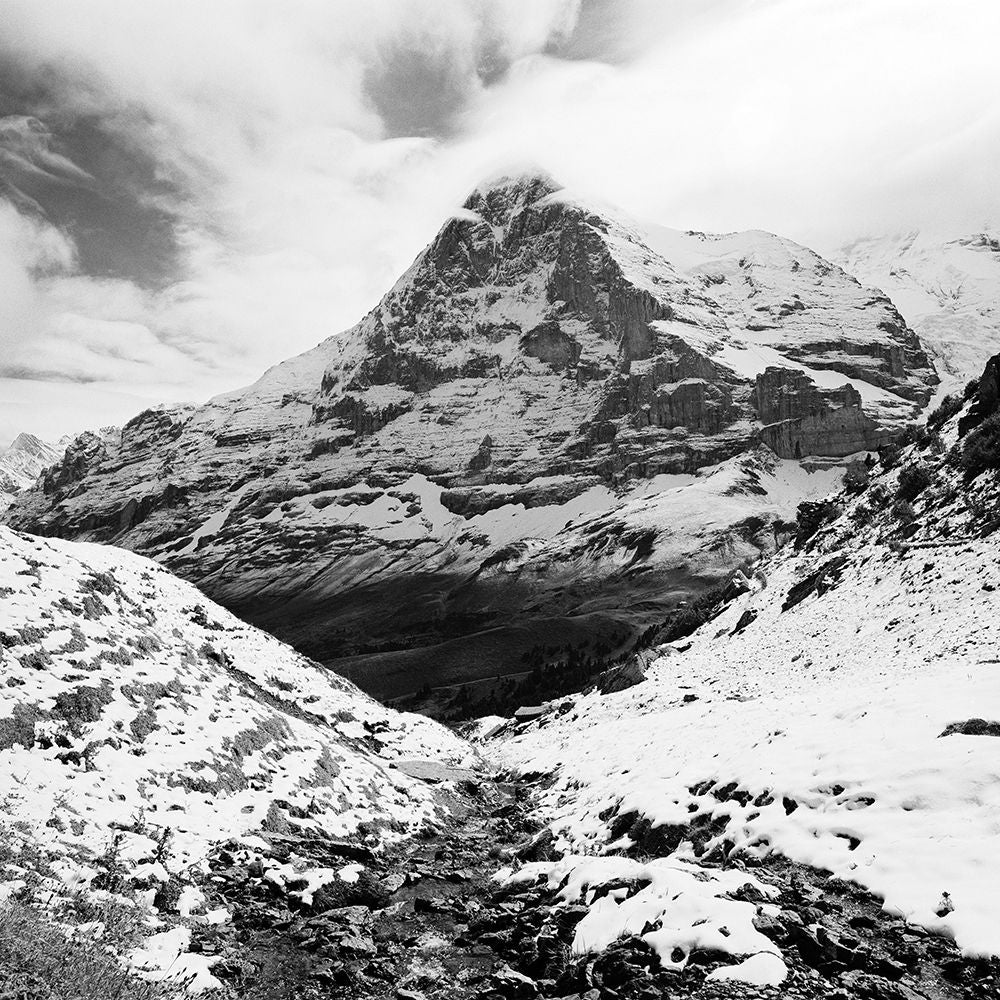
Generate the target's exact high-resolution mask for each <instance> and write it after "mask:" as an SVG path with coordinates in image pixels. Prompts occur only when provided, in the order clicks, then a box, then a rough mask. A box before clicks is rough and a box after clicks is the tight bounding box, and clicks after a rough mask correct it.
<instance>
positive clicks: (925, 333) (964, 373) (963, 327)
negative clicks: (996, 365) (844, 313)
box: [834, 231, 1000, 393]
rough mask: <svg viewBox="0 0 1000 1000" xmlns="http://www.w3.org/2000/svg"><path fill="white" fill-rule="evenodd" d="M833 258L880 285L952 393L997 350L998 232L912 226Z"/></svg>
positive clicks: (943, 386) (999, 298)
mask: <svg viewBox="0 0 1000 1000" xmlns="http://www.w3.org/2000/svg"><path fill="white" fill-rule="evenodd" d="M834 259H835V260H837V262H838V263H839V264H840V265H841V266H842V267H844V268H845V269H846V270H847V271H849V272H850V273H851V274H853V275H855V276H856V277H857V278H858V279H859V280H860V281H862V282H864V283H865V284H869V285H874V286H876V287H878V288H881V289H883V290H884V291H885V292H886V294H887V295H889V296H890V297H891V298H892V300H893V302H895V303H896V305H897V306H898V307H899V308H900V310H901V311H902V313H903V315H904V316H906V318H907V321H908V322H909V323H910V325H911V326H912V327H913V329H914V330H916V332H917V333H918V334H919V335H920V339H921V342H922V343H923V344H924V346H925V348H926V349H927V350H928V351H929V352H930V354H931V355H932V357H933V358H934V362H935V365H936V366H937V369H938V372H939V374H940V375H941V392H942V393H944V392H952V391H954V390H955V389H956V388H959V387H961V386H962V385H964V383H965V382H966V381H967V380H968V379H969V378H970V377H971V376H972V375H974V374H976V373H978V372H979V371H980V370H981V369H982V366H983V364H984V363H985V362H986V359H987V358H989V357H990V356H991V355H993V354H995V353H996V352H997V351H998V350H1000V234H998V233H997V232H996V231H984V232H981V233H974V234H967V235H963V236H961V237H959V238H955V239H947V240H943V239H939V238H937V237H933V236H931V235H929V234H925V233H920V232H913V233H908V234H906V235H904V236H896V237H884V238H869V239H863V240H858V241H856V242H855V243H852V244H850V245H849V246H845V247H843V248H841V250H840V251H839V252H838V253H837V254H836V255H835V258H834Z"/></svg>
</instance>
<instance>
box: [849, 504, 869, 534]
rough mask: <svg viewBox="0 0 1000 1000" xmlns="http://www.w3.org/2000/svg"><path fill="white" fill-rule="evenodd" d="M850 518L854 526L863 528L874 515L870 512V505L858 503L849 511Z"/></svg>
mask: <svg viewBox="0 0 1000 1000" xmlns="http://www.w3.org/2000/svg"><path fill="white" fill-rule="evenodd" d="M851 520H852V521H853V522H854V526H855V527H856V528H864V527H866V526H867V525H869V524H871V523H872V521H874V520H875V515H874V514H873V513H872V509H871V507H868V506H867V505H866V504H863V503H859V504H858V505H857V507H855V508H854V510H853V511H852V512H851Z"/></svg>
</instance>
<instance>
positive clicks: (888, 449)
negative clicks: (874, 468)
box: [878, 444, 903, 472]
mask: <svg viewBox="0 0 1000 1000" xmlns="http://www.w3.org/2000/svg"><path fill="white" fill-rule="evenodd" d="M902 451H903V450H902V448H900V447H899V445H898V444H884V445H882V447H881V448H879V450H878V460H879V463H880V464H881V466H882V468H883V469H885V470H886V471H887V472H888V470H889V469H892V468H895V466H896V463H897V462H898V461H899V456H900V455H901V454H902Z"/></svg>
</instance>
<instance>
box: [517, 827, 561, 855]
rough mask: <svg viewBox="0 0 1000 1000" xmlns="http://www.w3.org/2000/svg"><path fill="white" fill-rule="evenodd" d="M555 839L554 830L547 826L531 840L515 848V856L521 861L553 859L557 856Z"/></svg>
mask: <svg viewBox="0 0 1000 1000" xmlns="http://www.w3.org/2000/svg"><path fill="white" fill-rule="evenodd" d="M554 840H555V838H554V837H553V835H552V830H551V829H550V828H549V827H545V828H544V829H543V830H540V831H539V832H538V833H536V834H535V836H534V837H532V838H531V839H530V840H528V841H527V842H525V843H523V844H521V845H520V846H519V847H517V848H515V850H514V856H515V857H516V858H517V859H518V860H519V861H551V860H553V858H554V857H555V849H554V846H553V843H554Z"/></svg>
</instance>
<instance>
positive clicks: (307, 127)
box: [0, 0, 576, 422]
mask: <svg viewBox="0 0 1000 1000" xmlns="http://www.w3.org/2000/svg"><path fill="white" fill-rule="evenodd" d="M575 6H576V5H575V3H573V2H566V0H558V2H553V0H538V2H534V3H532V4H531V5H530V10H529V9H528V8H527V7H525V6H524V5H523V4H518V3H510V2H506V0H505V2H500V3H493V2H485V0H483V2H479V3H459V2H452V0H442V2H441V3H436V4H433V5H427V4H423V3H416V2H379V0H376V2H373V3H368V4H366V5H364V6H361V5H358V4H351V3H329V2H325V0H324V2H298V3H293V4H282V5H276V4H273V3H260V2H254V0H247V2H243V0H239V2H236V0H218V2H214V3H212V4H204V3H191V2H184V0H172V2H170V3H163V2H159V0H147V2H144V3H142V4H134V3H131V2H126V0H117V2H115V0H93V2H91V3H88V4H87V5H68V4H66V3H64V2H50V0H32V2H31V3H11V4H9V5H8V6H7V7H6V8H5V33H4V37H3V38H2V39H0V63H2V67H0V69H2V78H3V80H6V81H7V83H8V87H7V89H8V91H11V90H15V91H17V92H18V93H19V94H20V95H22V101H21V103H22V104H24V103H28V104H30V108H28V109H25V108H23V107H22V108H18V109H16V110H18V111H19V113H17V114H13V115H8V116H7V117H6V118H3V119H2V120H0V148H2V150H3V152H0V177H3V176H6V177H7V178H8V183H10V178H11V176H12V173H16V178H15V179H16V180H20V179H21V178H22V177H23V175H24V174H25V173H27V172H30V171H29V168H38V167H43V166H44V172H45V174H46V177H45V179H46V180H51V179H52V178H53V177H55V176H56V175H57V173H58V178H59V179H60V180H62V179H65V178H70V179H72V180H74V181H75V182H78V183H81V184H82V183H83V181H84V179H85V178H87V177H89V176H90V174H91V173H93V174H96V175H97V180H96V182H95V183H96V186H97V193H98V195H99V199H97V200H95V198H94V197H91V200H90V202H88V203H87V205H86V213H83V212H82V210H81V205H82V204H83V203H84V199H83V197H82V196H81V195H78V196H77V197H75V198H74V199H73V200H72V201H70V202H69V203H66V202H62V203H58V202H57V201H56V200H55V196H54V194H53V189H52V188H51V187H46V186H45V185H44V184H43V183H41V181H40V180H39V178H37V177H36V178H34V180H35V184H36V186H35V187H32V188H30V190H29V191H28V192H27V194H26V195H25V194H24V192H20V193H21V194H22V195H24V197H25V198H31V199H33V200H34V201H35V202H36V203H37V205H38V206H39V208H40V209H41V210H45V211H46V212H47V214H48V224H46V222H45V220H44V219H43V218H40V217H39V213H38V211H30V209H31V208H32V206H31V205H29V204H27V203H26V201H24V200H22V201H21V202H20V203H19V207H20V208H21V209H22V210H23V212H24V213H25V214H24V215H23V216H21V217H19V218H27V217H28V216H29V215H30V216H31V221H30V225H28V224H27V223H26V224H25V225H26V226H27V228H25V226H22V227H21V229H20V230H19V231H18V238H17V241H13V240H11V239H7V238H4V237H5V234H4V233H3V232H0V290H2V289H3V288H5V287H8V286H9V287H10V288H12V289H13V288H15V287H16V291H17V294H16V295H14V296H11V297H7V300H6V302H7V304H6V305H5V306H0V308H2V309H4V313H3V314H2V315H0V328H2V332H0V338H2V341H0V343H2V344H3V356H2V358H0V373H2V374H6V375H7V376H12V375H16V376H17V377H18V378H20V379H22V380H23V379H34V380H35V381H36V384H37V385H38V387H39V393H40V394H41V393H42V392H43V391H45V392H46V396H47V398H50V397H51V396H52V395H57V394H54V393H51V392H48V390H43V389H42V386H51V385H53V383H54V382H56V381H57V380H61V381H63V382H65V383H75V384H80V385H89V386H91V387H94V389H95V391H96V388H97V387H99V386H109V387H114V386H127V387H128V388H129V390H134V391H130V393H129V395H130V396H134V395H136V394H137V393H138V394H139V395H141V396H143V397H145V398H149V400H150V401H151V402H155V401H157V399H168V400H174V399H183V398H190V397H194V398H198V397H199V396H204V395H207V394H209V393H210V392H214V391H221V390H223V389H228V388H232V387H233V385H236V384H239V383H240V382H245V381H249V380H250V379H251V378H253V377H256V375H257V374H259V373H260V371H262V370H263V369H264V368H265V367H267V366H268V365H270V364H272V363H274V362H275V361H278V360H281V359H282V358H283V357H286V356H288V355H290V354H292V353H295V352H296V351H299V350H304V349H306V348H308V347H310V346H312V345H313V344H314V343H316V342H317V341H318V340H320V339H322V338H323V337H325V336H328V335H330V334H332V333H335V332H337V331H338V330H341V329H344V328H346V327H348V326H350V325H352V324H353V323H354V322H356V321H357V319H358V318H360V316H361V315H362V314H363V312H364V311H366V310H367V309H368V308H370V307H371V305H373V304H374V302H375V301H376V300H377V298H378V297H379V295H380V294H381V293H382V292H383V291H384V290H385V288H386V287H387V286H388V285H389V284H390V283H391V282H392V281H393V280H394V279H395V277H396V276H397V274H398V272H399V271H400V270H401V269H402V268H404V267H405V266H406V264H408V263H409V260H410V259H412V257H413V256H414V255H415V254H416V253H417V252H418V251H419V249H420V247H421V246H422V245H423V243H424V242H426V240H427V239H429V238H430V236H432V235H433V232H434V230H435V228H436V227H437V225H438V223H439V222H440V218H441V217H442V216H443V215H444V214H445V213H446V212H447V211H448V209H449V208H450V206H451V204H452V202H453V201H454V199H455V198H456V197H457V195H456V192H455V191H453V190H448V189H446V188H444V187H442V186H441V185H440V184H437V183H435V180H434V168H433V163H434V161H435V159H436V158H438V157H439V156H440V155H441V143H440V141H439V139H437V138H435V137H434V136H433V135H422V136H413V135H409V134H406V133H407V132H409V131H411V130H410V129H409V128H408V126H409V125H412V124H415V123H416V119H418V118H420V117H421V116H423V119H424V120H425V121H427V122H429V123H431V124H432V126H433V128H431V129H430V130H429V131H431V132H439V131H444V130H446V129H447V127H448V122H449V121H450V119H451V118H452V117H453V116H454V115H456V114H458V113H459V112H460V111H461V110H462V109H463V108H464V107H465V106H466V104H467V103H468V100H469V99H470V98H471V97H473V96H474V95H475V94H476V93H478V92H479V91H480V90H481V89H482V88H483V86H484V83H483V79H484V76H485V74H486V73H487V72H494V73H495V72H502V71H503V68H504V67H506V66H508V65H509V64H510V63H511V62H512V61H513V60H516V59H518V58H520V57H521V56H523V55H524V54H525V53H526V52H530V51H538V50H539V49H541V48H542V47H544V46H545V45H546V44H548V42H549V41H550V40H551V39H553V38H557V37H560V36H561V34H562V33H564V32H565V31H566V30H567V29H568V27H570V26H571V25H572V21H573V16H574V11H575ZM401 54H407V55H408V56H409V57H410V58H412V59H413V60H414V62H415V65H416V67H417V68H416V69H415V70H413V71H412V72H410V74H409V76H410V77H411V78H412V80H411V82H416V81H417V79H418V78H419V79H420V80H423V81H424V84H425V85H424V90H423V98H422V99H421V100H422V105H423V106H422V105H421V101H419V100H412V99H411V101H410V103H409V110H408V112H406V113H403V112H401V111H398V110H397V111H395V112H394V113H393V114H390V113H389V111H390V108H391V105H392V104H393V95H394V93H395V94H396V95H397V98H398V94H399V91H400V88H401V87H403V86H405V85H406V82H407V73H406V72H403V73H402V74H400V72H399V67H400V65H401ZM441 78H447V79H448V81H449V85H448V92H447V94H445V93H440V92H438V91H436V90H435V89H434V88H430V89H428V87H427V86H426V81H430V80H436V79H441ZM2 90H3V86H2V84H0V91H2ZM25 94H27V95H29V98H30V99H29V98H24V97H23V95H25ZM0 96H2V94H0ZM15 96H17V95H16V94H15ZM13 103H14V104H15V105H16V104H17V102H16V101H14V102H13ZM397 103H399V104H400V105H401V104H402V101H397ZM9 105H10V102H8V106H9ZM0 110H3V102H2V101H0ZM29 112H30V113H29ZM408 115H409V118H408ZM32 116H34V117H32ZM50 129H51V132H50ZM425 131H426V130H425ZM396 132H400V133H401V134H399V135H397V134H395V133H396ZM52 133H54V134H55V139H53V138H52ZM109 149H110V150H112V151H113V154H114V155H113V156H109V155H108V154H107V150H109ZM4 157H6V159H4ZM4 167H6V168H7V169H6V171H5V170H4ZM57 167H58V171H56V168H57ZM102 185H103V188H102ZM0 193H2V192H0ZM91 194H92V193H91ZM8 197H10V191H9V189H8ZM88 197H90V195H88ZM15 200H16V199H15ZM5 218H6V221H7V223H8V225H9V226H14V225H15V221H16V220H14V219H12V218H11V217H10V216H9V213H8V215H7V216H6V217H5ZM160 219H165V220H167V222H168V224H169V231H161V232H158V231H157V230H156V224H158V222H159V220H160ZM17 224H18V225H20V223H17ZM144 237H147V239H146V240H145V242H144V239H143V238H144ZM28 239H33V240H35V241H36V243H37V251H38V253H41V252H42V249H43V248H44V247H45V246H47V245H49V244H53V245H58V246H59V247H61V248H62V249H63V251H64V253H63V255H62V257H61V258H60V259H59V260H58V261H53V262H51V266H50V267H48V269H47V270H46V272H45V273H44V274H40V273H37V268H35V267H34V265H33V264H31V263H30V260H29V257H26V256H25V254H24V250H23V247H24V243H25V241H26V240H28ZM29 256H30V255H29ZM147 393H148V394H149V395H148V397H147V395H146V394H147ZM74 398H75V399H76V398H78V394H75V396H74ZM74 405H75V404H74ZM80 419H86V414H78V413H75V411H74V410H73V408H72V407H70V408H69V410H68V413H67V422H72V421H78V420H80Z"/></svg>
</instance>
